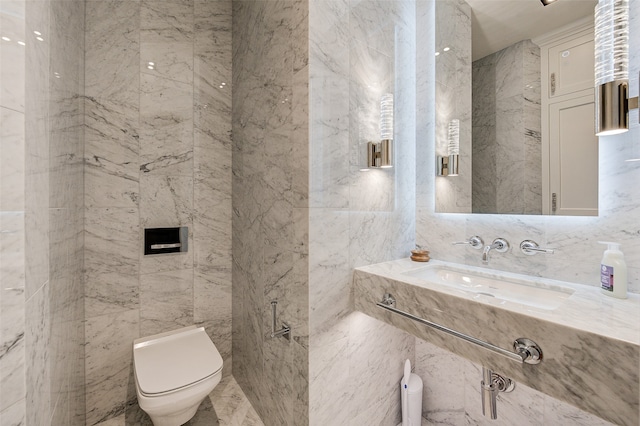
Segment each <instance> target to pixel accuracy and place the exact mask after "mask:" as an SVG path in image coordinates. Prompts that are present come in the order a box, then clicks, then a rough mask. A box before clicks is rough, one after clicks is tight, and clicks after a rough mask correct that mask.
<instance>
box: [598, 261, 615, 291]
mask: <svg viewBox="0 0 640 426" xmlns="http://www.w3.org/2000/svg"><path fill="white" fill-rule="evenodd" d="M601 266H602V267H601V269H600V286H601V287H602V289H603V290H606V291H613V266H607V265H601Z"/></svg>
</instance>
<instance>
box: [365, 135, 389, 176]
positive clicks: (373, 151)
mask: <svg viewBox="0 0 640 426" xmlns="http://www.w3.org/2000/svg"><path fill="white" fill-rule="evenodd" d="M392 166H393V140H392V139H383V140H382V141H380V142H377V143H376V142H369V143H368V144H367V167H369V168H382V169H387V168H390V167H392Z"/></svg>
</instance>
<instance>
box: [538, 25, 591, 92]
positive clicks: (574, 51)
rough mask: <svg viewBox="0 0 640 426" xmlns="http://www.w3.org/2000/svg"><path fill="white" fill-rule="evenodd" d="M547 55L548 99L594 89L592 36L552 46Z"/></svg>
mask: <svg viewBox="0 0 640 426" xmlns="http://www.w3.org/2000/svg"><path fill="white" fill-rule="evenodd" d="M548 52H549V53H548V55H549V88H548V90H549V97H550V98H555V97H558V96H563V95H567V94H569V93H575V92H578V91H580V90H585V89H591V88H593V87H594V72H593V66H594V43H593V34H589V35H584V36H581V37H577V38H574V39H571V40H568V41H564V42H562V43H560V44H557V45H555V46H552V47H550V48H549V51H548Z"/></svg>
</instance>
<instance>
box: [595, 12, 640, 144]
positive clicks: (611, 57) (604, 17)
mask: <svg viewBox="0 0 640 426" xmlns="http://www.w3.org/2000/svg"><path fill="white" fill-rule="evenodd" d="M595 83H596V135H598V136H607V135H615V134H618V133H623V132H626V131H627V130H628V129H629V109H630V108H634V107H635V108H637V102H638V101H637V98H634V99H632V100H631V102H630V100H629V99H628V94H629V0H599V1H598V4H597V5H596V8H595Z"/></svg>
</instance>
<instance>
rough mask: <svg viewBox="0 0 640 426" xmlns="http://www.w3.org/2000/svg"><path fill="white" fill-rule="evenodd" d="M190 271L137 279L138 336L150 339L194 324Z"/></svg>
mask: <svg viewBox="0 0 640 426" xmlns="http://www.w3.org/2000/svg"><path fill="white" fill-rule="evenodd" d="M193 320H194V318H193V270H192V269H184V270H180V271H168V272H158V273H154V274H144V275H141V276H140V334H141V335H143V336H149V335H152V334H158V333H164V332H166V331H171V330H175V329H177V328H180V327H186V326H188V325H192V324H193Z"/></svg>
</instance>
